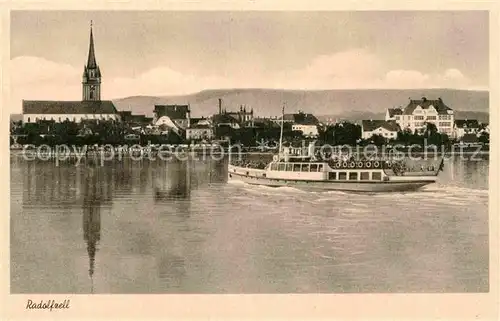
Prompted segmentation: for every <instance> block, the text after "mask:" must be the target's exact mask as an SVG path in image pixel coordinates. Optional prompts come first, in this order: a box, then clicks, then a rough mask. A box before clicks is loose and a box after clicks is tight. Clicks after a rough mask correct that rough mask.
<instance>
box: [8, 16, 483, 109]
mask: <svg viewBox="0 0 500 321" xmlns="http://www.w3.org/2000/svg"><path fill="white" fill-rule="evenodd" d="M126 18H129V19H126ZM91 20H93V28H94V37H95V46H96V51H97V60H98V61H99V64H100V66H101V68H102V73H103V85H102V86H103V92H102V95H103V99H117V98H124V97H130V96H136V95H152V96H157V95H161V96H162V95H186V94H191V93H196V92H199V91H202V90H209V89H226V88H266V89H285V90H308V91H309V90H311V91H312V90H328V89H410V88H415V89H420V88H422V89H426V88H452V89H462V90H488V68H489V67H488V59H487V57H488V52H489V49H488V14H487V12H486V11H485V12H482V11H477V12H451V11H450V12H310V13H306V12H274V13H271V12H208V13H207V12H182V13H180V14H179V13H176V15H175V16H174V15H173V13H172V12H140V13H138V12H72V11H70V12H64V13H63V12H22V11H16V12H13V13H12V15H11V70H16V72H15V73H12V72H11V88H12V90H11V96H10V98H11V99H10V102H11V103H10V112H11V113H18V112H20V109H21V101H22V99H39V100H52V99H60V100H79V99H80V96H81V72H82V65H83V62H84V61H85V57H86V54H87V46H88V28H89V26H90V21H91ZM423 21H426V23H425V24H424V25H423V24H422V22H423ZM69 23H71V27H69ZM398 24H400V25H402V26H405V28H404V29H405V32H404V33H401V32H398V31H397V30H394V29H397V28H394V26H393V25H398ZM113 26H115V28H113ZM285 26H286V27H287V28H285ZM422 26H424V27H423V28H422ZM472 26H473V27H474V28H472ZM339 27H341V30H340V31H339ZM344 30H349V31H344ZM118 31H120V32H118ZM297 31H300V32H299V33H297ZM374 35H380V37H377V38H375V39H374V38H373V36H374ZM127 38H128V39H127ZM408 38H409V39H408ZM131 39H132V40H133V43H134V46H130V43H131V41H130V40H131ZM397 39H399V40H397ZM326 40H328V41H326ZM42 43H43V46H41V45H40V44H42ZM418 48H420V49H419V50H417V49H418ZM421 48H426V49H427V50H421ZM283 52H285V54H283ZM436 57H437V58H436ZM124 66H125V67H124ZM60 88H64V90H61V89H60Z"/></svg>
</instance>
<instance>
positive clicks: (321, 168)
mask: <svg viewBox="0 0 500 321" xmlns="http://www.w3.org/2000/svg"><path fill="white" fill-rule="evenodd" d="M322 171H323V164H318V172H322Z"/></svg>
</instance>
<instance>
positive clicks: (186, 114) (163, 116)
mask: <svg viewBox="0 0 500 321" xmlns="http://www.w3.org/2000/svg"><path fill="white" fill-rule="evenodd" d="M153 112H154V117H153V123H154V124H155V125H157V126H160V125H162V124H165V125H170V124H172V123H173V124H175V125H176V126H177V127H178V128H179V129H182V130H185V129H186V128H188V127H189V126H190V119H191V111H190V109H189V105H155V109H154V111H153Z"/></svg>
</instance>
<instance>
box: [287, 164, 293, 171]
mask: <svg viewBox="0 0 500 321" xmlns="http://www.w3.org/2000/svg"><path fill="white" fill-rule="evenodd" d="M286 171H287V172H292V171H293V164H290V163H288V164H286Z"/></svg>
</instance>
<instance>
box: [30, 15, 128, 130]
mask: <svg viewBox="0 0 500 321" xmlns="http://www.w3.org/2000/svg"><path fill="white" fill-rule="evenodd" d="M101 82H102V78H101V70H100V68H99V65H98V64H97V62H96V57H95V51H94V36H93V34H92V23H91V24H90V45H89V54H88V58H87V64H86V65H85V66H84V69H83V76H82V100H81V101H57V100H45V101H43V100H23V122H24V123H36V122H37V121H41V120H53V121H55V122H63V121H71V122H81V121H82V120H90V119H95V120H119V114H118V111H117V110H116V107H115V106H114V104H113V102H112V101H110V100H101Z"/></svg>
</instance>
